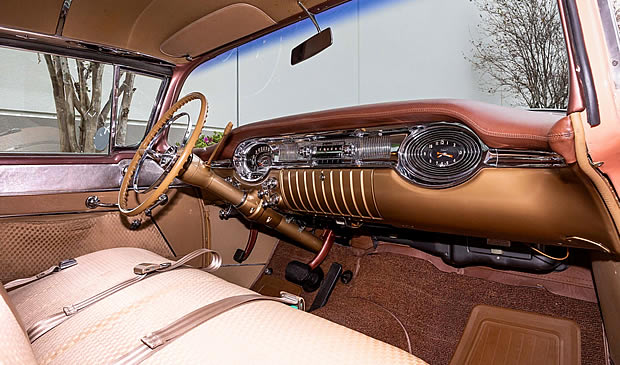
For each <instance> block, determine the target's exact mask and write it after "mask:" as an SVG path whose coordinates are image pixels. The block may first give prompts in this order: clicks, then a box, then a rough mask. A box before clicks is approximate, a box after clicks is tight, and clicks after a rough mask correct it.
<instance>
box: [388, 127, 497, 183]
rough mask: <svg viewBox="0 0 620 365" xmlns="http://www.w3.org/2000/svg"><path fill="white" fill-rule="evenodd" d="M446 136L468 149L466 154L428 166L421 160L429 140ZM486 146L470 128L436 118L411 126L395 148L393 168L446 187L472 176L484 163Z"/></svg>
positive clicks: (413, 178) (414, 179)
mask: <svg viewBox="0 0 620 365" xmlns="http://www.w3.org/2000/svg"><path fill="white" fill-rule="evenodd" d="M441 138H444V139H447V140H452V141H455V142H458V143H460V144H462V145H463V146H464V148H466V149H467V155H466V156H465V157H464V158H463V159H461V160H459V161H457V162H455V163H454V164H452V165H449V166H445V167H441V166H431V165H430V164H428V163H423V162H422V160H421V157H420V156H421V155H420V153H421V151H422V148H423V146H425V144H427V143H428V142H429V141H432V142H433V143H434V142H435V141H436V140H438V139H441ZM487 151H488V147H487V146H486V145H485V144H484V143H483V142H482V141H481V140H480V138H479V137H478V136H477V135H476V133H474V132H473V131H472V130H471V129H470V128H468V127H466V126H464V125H462V124H459V123H451V122H437V123H432V124H427V125H422V126H418V127H415V128H412V129H411V131H410V133H409V135H407V137H405V139H404V140H403V141H402V143H401V145H400V147H399V149H398V162H397V163H396V171H397V172H398V173H399V174H400V175H401V176H402V177H403V178H405V179H407V180H408V181H410V182H412V183H414V184H416V185H420V186H423V187H426V188H434V189H442V188H449V187H453V186H456V185H459V184H462V183H464V182H465V181H467V180H469V179H471V178H472V177H473V176H475V175H476V173H477V172H478V171H479V170H480V169H481V167H482V166H483V164H484V156H485V155H486V152H487Z"/></svg>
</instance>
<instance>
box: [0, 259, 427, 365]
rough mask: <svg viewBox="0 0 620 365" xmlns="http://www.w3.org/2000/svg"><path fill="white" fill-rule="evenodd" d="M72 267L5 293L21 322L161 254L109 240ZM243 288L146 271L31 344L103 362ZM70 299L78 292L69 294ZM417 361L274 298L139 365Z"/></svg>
mask: <svg viewBox="0 0 620 365" xmlns="http://www.w3.org/2000/svg"><path fill="white" fill-rule="evenodd" d="M77 260H78V265H77V266H74V267H72V268H70V269H67V270H64V271H61V272H59V273H56V274H54V275H51V276H49V277H47V278H44V279H42V280H40V281H38V282H35V283H33V284H31V285H27V286H25V287H23V288H20V289H18V290H15V291H11V292H10V293H9V295H10V296H11V299H12V300H13V301H14V302H15V305H16V308H17V311H18V312H19V314H20V315H21V317H22V318H23V319H24V322H25V323H26V326H28V323H33V322H35V321H36V320H38V319H41V318H40V317H41V316H44V315H46V314H50V313H53V312H55V311H58V309H59V308H58V307H59V306H63V305H67V304H71V303H73V302H75V301H76V300H80V299H84V298H86V297H88V296H90V295H92V294H93V293H96V292H98V291H100V290H101V289H102V288H104V287H109V286H111V284H112V283H116V282H120V281H122V280H124V279H126V278H128V277H130V276H131V275H133V274H132V271H131V269H132V267H133V266H134V265H135V264H137V263H140V262H156V263H157V262H164V261H166V260H165V259H164V258H163V257H161V256H158V255H155V254H153V253H150V252H148V251H145V250H142V249H137V248H116V249H109V250H104V251H100V252H96V253H92V254H89V255H85V256H82V257H79V258H78V259H77ZM248 293H252V292H251V291H250V290H248V289H244V288H241V287H239V286H237V285H234V284H231V283H228V282H226V281H224V280H222V279H219V278H217V277H215V276H214V275H212V274H209V273H206V272H203V271H200V270H197V269H192V268H182V269H177V270H173V271H170V272H166V273H162V274H158V275H154V276H152V277H149V278H146V279H144V280H142V281H140V282H138V283H137V284H134V285H132V286H130V287H128V288H126V289H123V290H121V291H119V292H117V293H115V294H113V295H112V296H110V297H108V298H105V299H103V300H101V301H100V302H97V303H96V304H94V305H92V306H90V307H88V308H86V309H85V310H84V311H82V312H80V313H78V314H77V315H75V317H74V318H71V319H69V320H67V321H66V322H64V323H62V324H61V325H59V326H58V327H56V328H55V329H53V330H52V331H50V332H49V333H47V334H45V335H44V336H43V337H41V338H40V339H38V340H37V341H35V342H34V344H33V350H34V353H35V356H36V358H37V360H38V361H39V363H41V364H103V363H110V362H113V361H114V360H115V359H117V358H119V357H120V356H122V355H124V354H126V353H127V352H129V351H130V350H132V349H133V348H135V347H136V346H138V345H139V344H140V338H141V337H142V336H144V335H146V334H148V333H149V332H152V331H154V330H157V329H160V328H162V327H164V326H166V325H168V324H169V323H171V322H173V321H175V320H176V319H178V318H180V317H182V316H184V315H185V314H187V313H189V312H191V311H193V310H195V309H198V308H199V307H202V306H204V305H206V304H209V303H212V302H214V301H217V300H220V299H223V298H226V297H231V296H234V295H240V294H248ZM78 298H79V299H78ZM291 361H294V362H300V361H301V362H310V361H312V362H317V363H325V364H356V365H358V364H424V362H423V361H422V360H420V359H418V358H416V357H414V356H412V355H410V354H408V353H407V352H404V351H402V350H400V349H398V348H396V347H393V346H391V345H388V344H386V343H383V342H380V341H377V340H375V339H372V338H370V337H368V336H365V335H363V334H361V333H358V332H355V331H353V330H351V329H348V328H345V327H342V326H340V325H337V324H335V323H332V322H329V321H327V320H324V319H322V318H319V317H317V316H314V315H312V314H309V313H306V312H302V311H299V310H296V309H293V308H291V307H288V306H286V305H283V304H280V303H275V302H257V303H251V304H247V305H244V306H242V307H239V308H235V309H233V310H230V311H229V312H226V313H224V314H222V315H220V316H218V317H216V318H214V319H211V320H209V321H208V322H207V323H205V324H203V325H201V326H199V327H197V328H196V329H193V330H192V331H190V332H188V333H186V334H185V335H183V336H182V337H180V338H179V339H177V340H175V341H173V342H172V343H171V344H169V345H168V346H166V347H164V349H162V350H161V351H159V352H157V353H156V354H155V355H154V356H152V357H151V358H149V359H148V360H147V361H145V362H144V363H145V364H146V363H148V364H160V363H161V364H164V363H166V364H171V363H201V364H255V363H261V364H263V363H269V364H290V363H291Z"/></svg>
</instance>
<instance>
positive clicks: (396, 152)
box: [212, 122, 567, 189]
mask: <svg viewBox="0 0 620 365" xmlns="http://www.w3.org/2000/svg"><path fill="white" fill-rule="evenodd" d="M441 127H449V128H452V129H457V130H458V129H460V130H462V131H464V132H465V133H467V134H468V135H470V137H472V138H473V139H474V140H475V142H476V143H477V144H478V145H479V146H480V156H479V159H478V161H477V163H476V164H475V166H472V167H471V168H470V169H469V170H467V171H466V172H465V173H463V174H461V175H459V176H456V177H455V179H454V180H453V181H450V182H449V183H441V184H432V183H424V182H422V181H416V180H415V179H412V177H411V174H410V172H407V171H405V170H404V169H403V166H402V163H401V162H400V161H401V159H402V156H400V155H401V154H402V153H401V147H402V146H403V145H405V144H406V143H407V141H408V140H411V139H412V138H415V137H416V136H417V135H419V133H420V132H422V131H424V130H428V129H432V128H435V129H437V128H441ZM374 136H381V137H383V136H390V154H389V157H385V158H383V159H368V160H365V159H347V160H346V161H344V162H342V161H341V162H338V163H321V164H316V163H312V161H311V160H306V161H287V162H283V161H277V162H276V163H274V164H272V165H271V166H270V167H269V168H268V169H267V170H265V171H263V172H262V174H261V175H260V176H258V177H254V178H251V179H248V178H247V177H245V176H243V174H241V173H239V169H240V163H243V162H244V158H245V157H246V156H243V155H244V154H245V153H247V152H248V150H249V149H250V148H251V147H252V146H256V145H259V144H267V145H270V144H272V145H273V144H275V145H277V144H285V143H297V142H299V141H301V142H302V143H312V142H317V143H321V142H329V141H330V140H337V141H343V140H348V139H351V138H360V139H363V138H366V137H374ZM272 153H273V149H272ZM565 166H567V165H566V162H565V161H564V158H563V157H562V156H561V155H559V154H557V153H555V152H548V151H533V150H519V149H505V148H504V149H502V148H490V147H488V146H487V145H486V144H485V143H484V142H482V140H481V139H480V138H479V137H478V136H477V135H476V133H475V132H474V131H473V130H471V129H470V128H469V127H467V126H465V125H463V124H461V123H456V122H432V123H427V124H420V125H415V126H399V127H394V128H387V129H385V128H380V127H379V128H369V129H367V130H339V131H328V132H317V133H310V134H291V135H286V136H282V137H266V138H252V139H247V140H245V141H242V142H241V143H240V144H239V145H238V146H237V147H236V148H235V152H234V154H233V158H232V159H227V160H220V161H214V163H213V165H212V167H213V168H216V169H230V168H233V169H235V174H236V175H237V176H238V178H239V179H240V180H241V181H242V182H245V183H258V182H260V181H262V180H264V179H265V177H266V176H267V175H268V174H269V171H271V170H283V169H339V168H340V169H351V168H392V169H394V170H395V171H397V172H398V173H399V175H401V176H402V177H403V178H404V179H406V180H407V181H409V182H411V183H412V184H415V185H419V186H423V187H427V188H433V189H443V188H449V187H452V186H456V185H459V184H462V183H464V182H466V181H468V180H469V179H471V178H472V177H474V176H475V175H476V174H477V173H478V171H480V170H481V169H483V168H516V167H518V168H560V167H565Z"/></svg>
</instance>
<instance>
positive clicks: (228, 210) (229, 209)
mask: <svg viewBox="0 0 620 365" xmlns="http://www.w3.org/2000/svg"><path fill="white" fill-rule="evenodd" d="M236 215H238V212H237V210H236V209H235V208H234V207H233V206H232V204H226V207H224V208H222V209H220V213H219V217H220V220H223V221H226V220H228V219H229V218H231V217H234V216H236Z"/></svg>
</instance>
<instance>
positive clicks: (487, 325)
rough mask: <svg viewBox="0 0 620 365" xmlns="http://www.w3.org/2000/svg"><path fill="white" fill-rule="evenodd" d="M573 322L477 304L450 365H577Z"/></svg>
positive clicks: (577, 335) (577, 336)
mask: <svg viewBox="0 0 620 365" xmlns="http://www.w3.org/2000/svg"><path fill="white" fill-rule="evenodd" d="M579 346H580V331H579V326H578V325H577V323H576V322H574V321H570V320H566V319H559V318H556V317H550V316H543V315H540V314H536V313H531V312H523V311H516V310H512V309H506V308H500V307H493V306H488V305H478V306H476V307H474V310H473V311H472V312H471V315H470V316H469V321H468V322H467V326H466V327H465V331H464V332H463V336H462V338H461V341H460V342H459V345H458V347H457V349H456V353H455V354H454V356H453V357H452V361H451V363H450V364H451V365H486V364H493V365H507V364H523V365H525V364H527V365H547V364H558V365H578V364H580V363H581V362H580V359H581V355H580V353H581V348H580V347H579Z"/></svg>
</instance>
